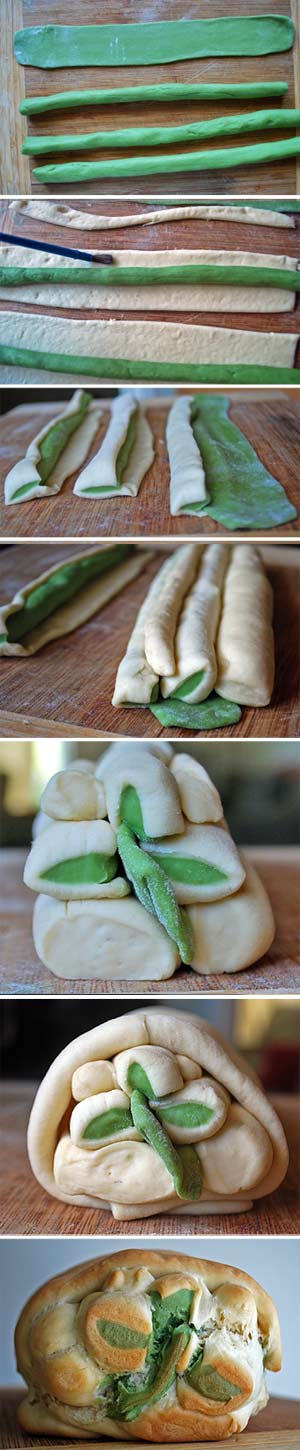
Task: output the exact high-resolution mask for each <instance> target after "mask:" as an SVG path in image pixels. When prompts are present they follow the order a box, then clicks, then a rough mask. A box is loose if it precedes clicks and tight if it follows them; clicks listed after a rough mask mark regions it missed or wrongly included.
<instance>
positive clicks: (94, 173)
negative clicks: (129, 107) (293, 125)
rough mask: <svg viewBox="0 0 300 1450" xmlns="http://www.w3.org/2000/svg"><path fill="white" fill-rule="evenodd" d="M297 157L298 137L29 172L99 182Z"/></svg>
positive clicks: (45, 178)
mask: <svg viewBox="0 0 300 1450" xmlns="http://www.w3.org/2000/svg"><path fill="white" fill-rule="evenodd" d="M288 156H300V136H292V138H291V139H288V140H287V141H273V142H272V141H262V142H260V144H259V146H227V147H226V149H224V148H222V150H221V151H185V152H183V153H182V155H180V154H179V153H177V154H174V155H173V156H165V154H164V152H162V153H161V154H160V155H158V156H125V157H124V156H122V157H121V158H120V157H118V158H117V159H116V157H114V158H113V160H112V161H69V162H65V164H62V165H61V166H60V165H59V163H58V165H56V164H55V162H54V163H53V165H50V166H36V167H35V168H34V171H33V175H34V176H36V178H37V181H42V182H46V183H48V182H49V183H52V182H53V183H55V184H57V183H60V182H65V181H66V182H68V181H69V182H74V181H99V179H100V178H101V177H102V178H106V180H111V179H112V178H113V177H114V176H152V175H153V174H154V175H156V176H161V175H163V176H165V175H166V173H167V172H171V171H175V172H180V171H220V170H221V171H224V172H225V174H226V170H227V167H228V166H230V167H232V166H258V165H260V164H261V163H263V162H266V163H267V162H269V163H270V165H271V166H272V164H273V161H284V160H285V159H286V157H288Z"/></svg>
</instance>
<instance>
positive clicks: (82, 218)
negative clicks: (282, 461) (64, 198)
mask: <svg viewBox="0 0 300 1450" xmlns="http://www.w3.org/2000/svg"><path fill="white" fill-rule="evenodd" d="M21 210H22V211H23V212H25V214H26V215H27V216H32V217H34V218H35V220H36V221H45V222H47V226H49V225H52V224H54V225H56V226H59V227H61V226H65V227H72V228H73V227H76V228H77V229H78V230H80V231H97V232H106V231H116V230H118V228H119V227H136V226H141V225H144V224H145V225H146V226H156V224H157V222H165V223H166V224H167V223H168V222H169V221H188V220H190V219H195V221H197V220H198V218H199V219H200V218H202V219H203V221H204V220H205V221H228V222H246V224H247V225H248V223H249V222H252V223H253V224H254V225H257V226H264V227H285V228H287V227H294V226H295V222H294V219H293V217H290V216H285V215H284V213H283V212H279V211H278V212H269V211H268V210H267V209H266V210H264V209H262V210H261V211H260V210H259V208H258V207H253V206H238V207H233V206H230V205H225V206H222V205H217V206H209V205H204V206H195V205H193V206H168V207H166V208H162V209H161V210H158V211H145V212H140V213H136V214H135V215H134V216H133V215H132V214H131V215H130V216H98V214H97V212H84V211H77V209H75V207H71V206H66V205H65V203H64V202H55V201H25V200H24V201H23V200H21V198H18V201H11V202H10V206H9V211H11V212H13V214H14V215H16V213H18V212H19V211H21Z"/></svg>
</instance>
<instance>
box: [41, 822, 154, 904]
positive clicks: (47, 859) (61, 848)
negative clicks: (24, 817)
mask: <svg viewBox="0 0 300 1450" xmlns="http://www.w3.org/2000/svg"><path fill="white" fill-rule="evenodd" d="M24 881H25V885H26V886H30V887H31V889H32V891H45V892H46V893H47V894H48V895H49V896H55V897H56V898H57V899H58V900H61V901H73V900H74V901H80V900H89V898H93V897H94V898H97V897H101V896H106V897H107V896H127V895H128V893H129V889H130V888H129V885H128V882H127V881H126V880H125V878H124V877H123V876H122V874H121V872H120V870H119V867H118V857H117V841H116V836H115V832H114V831H113V830H112V827H111V826H110V825H109V823H108V821H104V820H102V821H68V822H64V821H55V822H54V821H53V823H52V825H50V826H48V827H47V829H46V830H45V831H43V832H42V835H40V836H38V837H37V839H36V840H35V841H34V842H33V845H32V847H31V851H30V853H29V856H28V857H27V861H26V864H25V870H24Z"/></svg>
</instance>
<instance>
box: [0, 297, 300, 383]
mask: <svg viewBox="0 0 300 1450" xmlns="http://www.w3.org/2000/svg"><path fill="white" fill-rule="evenodd" d="M298 340H299V338H298V337H297V335H296V334H295V333H285V332H280V333H274V332H255V331H252V329H251V331H250V330H248V329H247V331H245V330H244V331H241V330H239V329H237V328H232V327H226V328H222V327H201V326H195V325H194V324H193V323H191V324H190V325H189V324H186V323H184V322H147V325H145V323H144V322H141V321H136V322H131V321H130V322H127V321H126V322H124V321H118V320H116V319H111V320H107V321H106V319H103V318H102V319H101V322H100V321H97V320H93V321H89V320H86V319H85V318H76V319H75V318H65V317H45V316H41V315H40V316H37V315H36V314H33V313H32V315H30V313H29V312H19V313H18V312H0V346H1V344H2V345H6V346H10V347H23V348H32V349H34V350H37V351H38V352H41V351H43V352H46V351H48V352H52V353H53V352H54V353H56V352H57V353H60V352H61V353H69V354H70V357H71V356H72V357H74V355H76V354H79V355H81V356H87V357H91V358H97V357H103V358H117V359H118V358H126V359H128V361H129V362H130V361H131V360H136V359H138V361H142V362H153V363H155V361H158V362H166V363H173V362H177V363H182V364H184V363H191V364H195V363H199V364H209V363H216V364H220V363H248V364H251V363H252V364H255V363H256V364H258V365H259V366H260V365H265V366H269V367H283V368H292V367H293V366H294V360H295V356H296V350H297V343H298ZM62 377H63V382H64V383H73V385H74V373H65V372H64V373H63V374H62V372H61V371H57V372H51V370H49V371H48V370H47V368H45V369H43V370H42V372H41V369H40V368H35V367H33V368H26V369H24V368H23V367H18V366H17V367H15V366H9V365H8V366H4V367H3V368H0V380H1V382H13V383H18V382H21V383H24V382H25V383H26V382H28V383H30V382H42V383H46V382H48V383H53V382H61V379H62ZM153 380H154V381H155V379H153ZM117 381H118V379H116V382H117ZM78 382H82V383H84V384H85V385H87V384H88V383H94V382H95V377H94V375H93V374H88V375H84V376H83V375H82V376H80V374H78Z"/></svg>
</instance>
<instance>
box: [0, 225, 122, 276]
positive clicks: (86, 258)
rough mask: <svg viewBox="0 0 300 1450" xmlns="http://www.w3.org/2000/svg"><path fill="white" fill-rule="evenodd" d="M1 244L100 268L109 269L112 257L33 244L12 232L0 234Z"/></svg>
mask: <svg viewBox="0 0 300 1450" xmlns="http://www.w3.org/2000/svg"><path fill="white" fill-rule="evenodd" d="M0 241H1V242H11V243H12V244H14V246H16V247H30V249H32V251H35V252H53V253H54V255H56V256H59V257H76V258H77V260H78V259H79V260H80V261H81V262H93V263H94V265H95V264H97V265H98V263H99V265H100V266H102V267H111V266H112V265H113V262H114V257H112V256H111V254H110V253H109V252H107V253H106V252H104V253H102V252H80V251H79V250H78V248H77V247H59V246H57V245H56V244H55V243H54V242H51V245H49V242H33V241H32V240H31V239H30V238H29V237H18V236H16V235H15V234H14V232H10V233H9V234H8V232H1V231H0Z"/></svg>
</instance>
